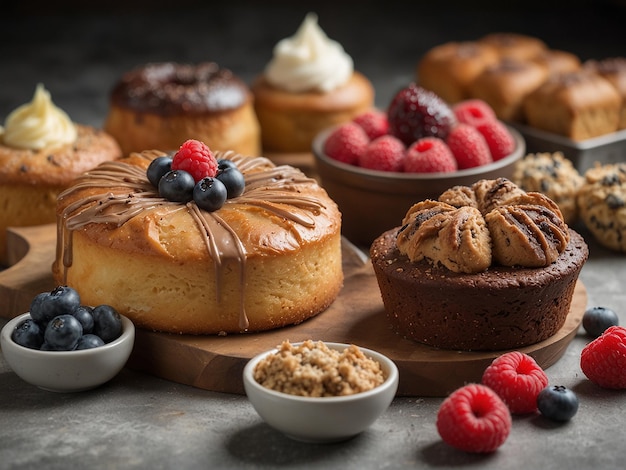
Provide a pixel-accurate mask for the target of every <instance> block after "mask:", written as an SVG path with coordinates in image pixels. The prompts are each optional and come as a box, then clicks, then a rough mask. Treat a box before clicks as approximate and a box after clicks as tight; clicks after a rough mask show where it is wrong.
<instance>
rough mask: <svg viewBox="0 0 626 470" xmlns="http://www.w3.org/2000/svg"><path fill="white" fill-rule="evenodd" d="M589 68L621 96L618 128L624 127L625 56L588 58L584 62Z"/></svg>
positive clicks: (625, 113)
mask: <svg viewBox="0 0 626 470" xmlns="http://www.w3.org/2000/svg"><path fill="white" fill-rule="evenodd" d="M584 68H585V69H586V70H591V71H593V72H595V73H597V74H599V75H601V76H602V77H604V78H606V79H607V80H608V81H609V82H610V83H611V85H613V86H614V87H615V89H616V90H617V92H618V93H619V94H620V96H621V97H622V108H621V111H620V120H619V125H618V128H619V129H626V57H610V58H607V59H602V60H588V61H587V62H585V64H584Z"/></svg>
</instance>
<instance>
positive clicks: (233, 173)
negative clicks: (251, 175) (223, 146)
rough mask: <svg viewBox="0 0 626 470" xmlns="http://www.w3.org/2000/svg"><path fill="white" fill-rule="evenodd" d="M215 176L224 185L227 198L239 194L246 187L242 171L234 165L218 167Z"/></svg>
mask: <svg viewBox="0 0 626 470" xmlns="http://www.w3.org/2000/svg"><path fill="white" fill-rule="evenodd" d="M215 178H216V179H218V180H220V181H221V182H222V183H223V184H224V186H225V187H226V197H227V198H228V199H232V198H234V197H238V196H241V195H242V194H243V190H244V189H245V187H246V180H245V178H244V176H243V173H241V171H239V169H238V168H237V167H236V166H235V167H232V166H229V167H227V168H222V169H220V170H219V171H218V172H217V176H216V177H215ZM196 186H197V185H196ZM196 203H197V202H196Z"/></svg>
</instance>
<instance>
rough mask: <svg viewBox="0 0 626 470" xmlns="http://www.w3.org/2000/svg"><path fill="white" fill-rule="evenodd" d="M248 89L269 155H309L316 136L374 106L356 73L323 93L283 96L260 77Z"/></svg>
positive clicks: (368, 86)
mask: <svg viewBox="0 0 626 470" xmlns="http://www.w3.org/2000/svg"><path fill="white" fill-rule="evenodd" d="M251 89H252V92H253V94H254V100H255V101H254V106H255V110H256V114H257V116H258V119H259V122H260V125H261V135H262V141H263V149H264V150H265V151H269V152H309V151H310V150H311V142H312V140H313V138H314V137H315V136H316V135H317V134H318V133H319V132H321V131H322V130H324V129H327V128H329V127H332V126H335V125H337V124H340V123H343V122H347V121H349V120H351V119H352V118H354V117H355V116H357V115H358V114H360V113H362V112H364V111H366V110H368V109H370V108H371V107H372V106H373V105H374V87H373V86H372V84H371V82H370V81H369V80H368V79H367V78H366V77H365V76H364V75H362V74H361V73H359V72H354V73H353V74H352V77H351V78H350V80H349V81H348V83H346V84H345V85H342V86H341V87H339V88H336V89H334V90H332V91H330V92H326V93H322V92H318V91H311V92H301V93H292V92H287V91H284V90H280V89H278V88H276V87H273V86H272V85H270V84H269V83H268V82H267V80H266V79H265V78H264V77H263V76H259V77H257V79H256V80H255V81H254V83H253V84H252V87H251Z"/></svg>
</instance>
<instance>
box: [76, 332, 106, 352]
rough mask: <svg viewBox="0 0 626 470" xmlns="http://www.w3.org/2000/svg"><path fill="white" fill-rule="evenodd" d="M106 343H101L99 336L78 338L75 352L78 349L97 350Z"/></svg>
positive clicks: (88, 335) (87, 335)
mask: <svg viewBox="0 0 626 470" xmlns="http://www.w3.org/2000/svg"><path fill="white" fill-rule="evenodd" d="M105 344H106V343H105V342H104V341H102V338H100V336H96V335H92V334H86V335H83V336H81V337H80V339H79V340H78V343H77V344H76V350H80V349H93V348H98V347H100V346H104V345H105Z"/></svg>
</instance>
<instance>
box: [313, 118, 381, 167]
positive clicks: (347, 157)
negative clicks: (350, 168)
mask: <svg viewBox="0 0 626 470" xmlns="http://www.w3.org/2000/svg"><path fill="white" fill-rule="evenodd" d="M369 142H370V140H369V138H368V137H367V134H366V133H365V131H364V130H363V128H362V127H361V126H359V125H358V124H354V123H352V122H348V123H346V124H342V125H341V126H339V127H338V128H336V129H335V130H334V131H333V132H331V134H330V135H329V136H328V138H327V139H326V141H325V142H324V153H325V154H326V155H328V156H329V157H330V158H332V159H334V160H338V161H340V162H343V163H347V164H348V165H357V164H358V162H359V157H360V155H361V154H362V153H363V152H364V151H365V148H366V147H367V145H368V144H369Z"/></svg>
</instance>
